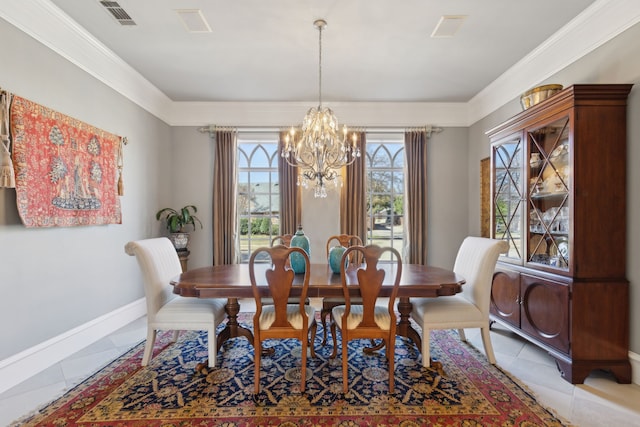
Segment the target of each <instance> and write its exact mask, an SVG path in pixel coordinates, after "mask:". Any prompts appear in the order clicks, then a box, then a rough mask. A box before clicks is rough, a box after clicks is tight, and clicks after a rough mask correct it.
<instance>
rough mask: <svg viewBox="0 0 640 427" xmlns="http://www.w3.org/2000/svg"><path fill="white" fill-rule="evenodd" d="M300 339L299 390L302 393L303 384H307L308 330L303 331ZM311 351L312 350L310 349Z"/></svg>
mask: <svg viewBox="0 0 640 427" xmlns="http://www.w3.org/2000/svg"><path fill="white" fill-rule="evenodd" d="M304 332H305V333H304V334H303V335H302V337H301V339H300V341H301V342H302V361H301V365H300V382H301V384H300V391H301V392H302V393H304V389H305V386H306V385H307V378H306V375H307V343H308V341H307V335H308V331H304ZM312 351H313V350H312Z"/></svg>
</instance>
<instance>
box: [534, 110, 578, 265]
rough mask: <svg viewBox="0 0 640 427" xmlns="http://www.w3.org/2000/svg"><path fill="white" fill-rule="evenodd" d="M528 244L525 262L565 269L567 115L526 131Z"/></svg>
mask: <svg viewBox="0 0 640 427" xmlns="http://www.w3.org/2000/svg"><path fill="white" fill-rule="evenodd" d="M527 141H528V145H529V147H528V153H529V165H528V168H527V169H528V171H529V173H528V179H529V187H528V197H527V199H528V209H527V211H528V215H529V227H528V238H527V242H528V245H527V246H528V247H527V258H526V259H527V262H529V263H536V264H543V265H545V266H549V267H552V268H557V269H561V270H562V269H564V270H567V269H568V266H569V261H570V252H571V251H570V249H571V248H570V240H569V231H570V227H571V222H570V214H571V212H570V206H569V194H570V190H571V167H570V164H571V163H570V159H571V153H570V152H569V149H570V144H569V118H568V117H563V118H561V119H559V120H556V121H554V122H552V123H549V124H548V125H546V126H543V127H540V128H536V129H533V130H529V131H528V132H527Z"/></svg>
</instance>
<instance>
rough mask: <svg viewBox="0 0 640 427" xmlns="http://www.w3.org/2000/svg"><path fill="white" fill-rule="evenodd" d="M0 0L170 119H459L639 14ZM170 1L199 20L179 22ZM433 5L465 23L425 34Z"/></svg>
mask: <svg viewBox="0 0 640 427" xmlns="http://www.w3.org/2000/svg"><path fill="white" fill-rule="evenodd" d="M118 4H119V5H120V6H121V7H122V8H124V9H125V10H126V11H127V12H128V13H129V15H131V17H132V18H133V20H134V21H135V22H136V23H137V25H136V26H121V25H120V24H119V23H117V22H116V20H115V19H114V18H113V17H112V16H111V15H110V14H109V12H107V11H106V10H105V9H104V8H103V7H102V6H101V5H100V2H99V0H81V1H80V0H20V1H17V0H15V1H0V18H2V19H5V20H6V21H7V22H9V23H10V24H12V25H14V26H16V27H17V28H19V29H20V30H22V31H23V32H25V33H27V34H29V35H30V36H32V37H33V38H34V39H36V40H38V41H39V42H41V43H43V44H44V45H46V46H47V47H49V48H50V49H52V50H53V51H55V52H57V53H58V54H59V55H61V56H62V57H64V58H66V59H68V60H69V61H71V62H72V63H74V64H75V65H76V66H78V67H79V68H81V69H83V70H85V71H86V72H87V73H89V74H90V75H92V76H94V77H95V78H96V79H98V80H99V81H101V82H103V83H105V84H106V85H108V86H110V87H111V88H113V90H114V91H116V92H118V93H120V94H122V95H123V96H125V97H126V98H128V99H130V100H131V101H132V102H134V103H136V104H137V105H139V106H140V107H142V108H143V109H145V110H147V111H148V112H150V113H151V114H153V115H155V116H156V117H158V118H159V119H161V120H163V121H164V122H165V123H167V124H169V125H171V126H202V125H209V124H215V125H223V126H224V125H226V126H253V127H265V126H267V127H273V126H283V125H286V126H289V125H294V124H297V123H299V121H300V117H301V115H302V113H301V111H306V110H307V109H308V108H309V107H310V106H313V105H312V103H313V104H315V102H317V99H318V98H317V97H318V31H317V30H316V29H315V28H314V27H313V21H314V20H315V19H317V18H324V19H325V20H327V21H328V27H327V29H326V30H325V31H324V32H323V61H322V62H323V73H322V77H323V79H322V81H323V90H322V93H323V103H325V105H327V106H330V107H332V108H333V109H334V110H335V111H336V113H337V114H338V116H340V118H341V123H348V124H350V125H351V126H353V125H356V126H378V127H380V126H392V127H403V126H422V125H424V124H425V122H426V123H427V124H428V123H432V124H435V125H438V126H469V125H471V124H473V123H475V122H477V121H478V120H480V119H481V118H483V117H485V116H486V115H487V114H490V113H491V112H493V111H495V110H496V109H498V108H500V107H501V106H503V105H505V104H506V103H508V102H510V101H513V100H514V99H516V98H517V97H518V96H519V95H520V94H521V93H522V92H523V91H525V90H527V89H529V88H531V87H534V86H536V85H539V84H542V83H559V84H563V85H566V86H567V85H570V84H573V83H588V82H574V81H557V79H555V78H553V76H555V75H557V73H558V72H559V71H561V70H562V69H564V68H565V67H567V66H569V65H570V64H572V63H574V62H575V61H577V60H579V59H580V58H582V57H583V56H585V55H587V54H588V53H589V52H591V51H593V50H595V49H597V48H598V47H599V46H601V45H603V44H604V43H606V42H607V41H609V40H611V39H612V38H614V37H616V36H617V35H618V34H620V33H621V32H623V31H625V30H626V29H628V28H630V27H631V26H634V25H636V24H638V23H640V1H638V0H395V1H394V2H391V0H341V1H338V0H270V1H265V0H232V1H230V0H227V1H223V0H118ZM178 9H195V10H200V11H201V13H202V15H203V16H204V17H205V19H206V20H207V21H208V23H209V25H210V26H211V28H212V31H211V32H208V33H188V32H187V31H186V29H185V27H184V25H183V24H182V22H181V20H180V19H179V18H178V15H177V14H176V10H178ZM443 15H463V16H465V17H466V20H465V22H464V24H463V25H462V27H461V28H460V30H459V32H458V33H457V34H456V36H455V37H453V38H431V37H430V35H431V33H432V31H433V30H434V28H435V26H436V24H437V23H438V21H439V20H440V18H441V16H443Z"/></svg>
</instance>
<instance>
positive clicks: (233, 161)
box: [212, 130, 239, 265]
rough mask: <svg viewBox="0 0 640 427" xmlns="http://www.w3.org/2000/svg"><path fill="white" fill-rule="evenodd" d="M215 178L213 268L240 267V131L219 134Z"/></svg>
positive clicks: (216, 143)
mask: <svg viewBox="0 0 640 427" xmlns="http://www.w3.org/2000/svg"><path fill="white" fill-rule="evenodd" d="M214 144H215V149H214V153H215V154H214V156H215V158H214V169H213V171H214V175H213V227H212V228H213V265H223V264H237V263H238V258H239V257H238V251H237V250H236V242H237V237H238V236H237V235H236V233H237V230H238V227H237V219H236V217H237V216H236V197H237V194H238V193H237V185H238V182H237V181H238V180H237V170H238V167H237V163H238V159H237V157H238V149H237V132H236V131H235V130H232V131H228V130H224V131H222V130H220V131H216V132H215V141H214Z"/></svg>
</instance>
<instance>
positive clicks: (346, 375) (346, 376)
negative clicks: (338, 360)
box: [332, 330, 349, 394]
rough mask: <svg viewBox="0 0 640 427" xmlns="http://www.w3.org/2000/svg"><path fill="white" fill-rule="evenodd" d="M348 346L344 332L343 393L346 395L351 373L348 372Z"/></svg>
mask: <svg viewBox="0 0 640 427" xmlns="http://www.w3.org/2000/svg"><path fill="white" fill-rule="evenodd" d="M332 332H333V330H332ZM348 345H349V341H348V336H345V334H344V331H342V392H343V393H344V394H347V391H349V372H347V355H348V353H349V352H348V351H347V347H348Z"/></svg>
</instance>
